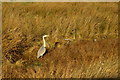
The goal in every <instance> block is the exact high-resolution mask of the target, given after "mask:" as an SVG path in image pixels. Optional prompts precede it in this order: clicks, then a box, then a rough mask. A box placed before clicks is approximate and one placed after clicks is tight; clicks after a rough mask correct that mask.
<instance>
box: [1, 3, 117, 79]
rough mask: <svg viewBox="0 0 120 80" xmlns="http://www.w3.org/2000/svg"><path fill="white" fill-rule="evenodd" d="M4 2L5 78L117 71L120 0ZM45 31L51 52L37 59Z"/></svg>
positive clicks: (87, 75)
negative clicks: (109, 0)
mask: <svg viewBox="0 0 120 80" xmlns="http://www.w3.org/2000/svg"><path fill="white" fill-rule="evenodd" d="M101 5H102V6H101ZM2 6H3V9H2V11H3V15H2V17H3V21H2V22H3V28H2V29H3V35H2V42H3V47H2V48H3V62H4V63H3V78H43V77H44V78H60V77H61V78H70V77H72V78H78V77H79V78H101V77H104V78H108V77H109V78H115V77H117V75H118V71H117V66H118V61H117V60H118V56H117V53H118V52H117V49H118V48H117V47H118V46H117V38H118V20H117V18H118V14H117V11H118V5H117V3H3V5H2ZM43 34H49V35H50V38H49V39H47V42H48V43H47V46H49V47H48V52H47V53H46V54H45V56H44V57H43V58H42V59H36V52H37V51H38V49H39V47H40V46H41V45H42V38H41V37H42V35H43ZM67 38H69V39H72V40H73V41H71V42H69V43H67V42H66V41H65V40H64V39H67ZM94 39H95V40H94ZM11 63H12V64H11Z"/></svg>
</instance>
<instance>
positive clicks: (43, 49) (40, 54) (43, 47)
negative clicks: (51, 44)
mask: <svg viewBox="0 0 120 80" xmlns="http://www.w3.org/2000/svg"><path fill="white" fill-rule="evenodd" d="M45 37H48V35H44V36H43V46H41V48H40V49H39V50H38V53H37V58H39V57H42V56H43V55H44V53H45V52H46V42H45Z"/></svg>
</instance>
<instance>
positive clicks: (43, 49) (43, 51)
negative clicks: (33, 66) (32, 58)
mask: <svg viewBox="0 0 120 80" xmlns="http://www.w3.org/2000/svg"><path fill="white" fill-rule="evenodd" d="M45 51H46V48H45V47H44V46H41V48H40V49H39V50H38V53H37V58H39V57H40V56H43V54H44V53H45Z"/></svg>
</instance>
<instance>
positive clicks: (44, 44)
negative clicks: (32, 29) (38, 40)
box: [43, 37, 46, 47]
mask: <svg viewBox="0 0 120 80" xmlns="http://www.w3.org/2000/svg"><path fill="white" fill-rule="evenodd" d="M43 46H44V47H46V43H45V37H43Z"/></svg>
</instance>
